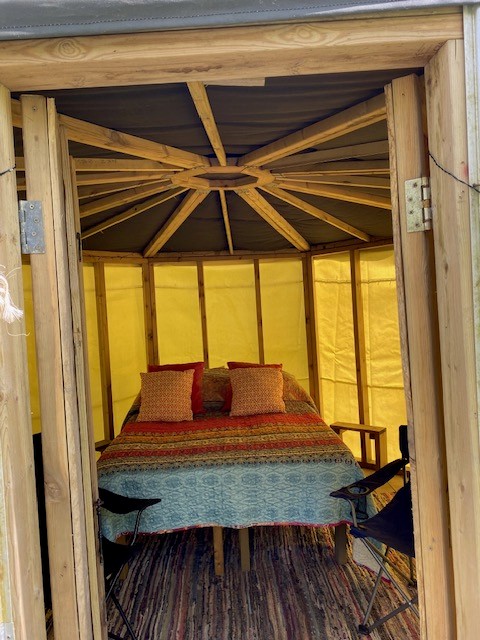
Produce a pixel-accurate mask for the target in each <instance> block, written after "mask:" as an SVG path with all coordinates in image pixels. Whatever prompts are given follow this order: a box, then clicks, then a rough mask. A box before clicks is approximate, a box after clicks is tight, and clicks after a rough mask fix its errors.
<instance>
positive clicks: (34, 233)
mask: <svg viewBox="0 0 480 640" xmlns="http://www.w3.org/2000/svg"><path fill="white" fill-rule="evenodd" d="M18 216H19V219H20V242H21V245H22V253H26V254H30V253H45V234H44V231H43V212H42V203H41V202H40V201H39V200H20V202H19V208H18Z"/></svg>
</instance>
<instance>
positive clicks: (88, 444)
mask: <svg viewBox="0 0 480 640" xmlns="http://www.w3.org/2000/svg"><path fill="white" fill-rule="evenodd" d="M60 140H61V153H62V165H63V179H64V185H65V207H66V211H70V214H69V215H66V226H67V247H68V259H69V265H70V290H71V302H72V323H73V336H74V341H75V369H76V385H77V393H78V411H79V437H80V447H81V460H82V470H83V479H84V498H85V510H84V511H85V522H86V534H87V558H88V571H89V583H90V596H91V598H90V602H91V608H92V622H93V636H94V638H95V640H106V635H107V633H106V628H107V616H106V606H105V580H104V575H103V568H102V567H101V563H100V537H99V522H98V518H97V517H96V507H95V505H96V503H97V500H98V481H97V458H96V451H95V442H94V425H93V409H92V399H91V394H90V388H91V387H90V373H89V367H88V344H87V322H86V316H85V314H86V311H85V295H84V291H85V288H84V283H83V262H82V249H81V246H80V244H79V242H78V238H79V237H80V211H79V205H78V197H77V192H78V189H77V186H76V171H75V165H74V160H73V158H71V157H70V156H69V149H68V139H67V136H66V133H65V131H64V130H63V129H60Z"/></svg>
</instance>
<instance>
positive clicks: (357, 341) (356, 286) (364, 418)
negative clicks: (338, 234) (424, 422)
mask: <svg viewBox="0 0 480 640" xmlns="http://www.w3.org/2000/svg"><path fill="white" fill-rule="evenodd" d="M349 253H350V274H351V289H352V314H353V335H354V345H355V368H356V377H357V398H358V421H359V422H360V424H370V403H369V400H368V376H367V349H366V345H365V323H364V317H363V300H362V278H361V275H362V274H361V269H360V267H361V265H360V251H358V250H351V251H350V252H349ZM360 442H361V449H362V460H367V459H368V458H369V457H370V456H367V440H366V434H364V433H361V434H360Z"/></svg>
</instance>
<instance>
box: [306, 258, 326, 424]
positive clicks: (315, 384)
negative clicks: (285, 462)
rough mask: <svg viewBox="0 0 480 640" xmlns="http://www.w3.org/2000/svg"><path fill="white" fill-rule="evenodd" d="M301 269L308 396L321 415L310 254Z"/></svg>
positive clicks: (313, 287)
mask: <svg viewBox="0 0 480 640" xmlns="http://www.w3.org/2000/svg"><path fill="white" fill-rule="evenodd" d="M302 268H303V295H304V301H305V302H304V304H305V324H306V330H307V355H308V378H309V385H310V395H311V396H312V398H313V399H314V401H315V404H316V405H317V409H318V410H319V412H320V413H322V400H321V389H320V367H319V353H318V351H319V349H318V334H317V311H316V302H315V277H314V270H313V257H312V256H311V254H307V255H305V256H303V258H302Z"/></svg>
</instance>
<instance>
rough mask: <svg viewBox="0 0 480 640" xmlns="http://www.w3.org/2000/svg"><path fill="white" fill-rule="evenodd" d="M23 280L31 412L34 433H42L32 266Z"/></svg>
mask: <svg viewBox="0 0 480 640" xmlns="http://www.w3.org/2000/svg"><path fill="white" fill-rule="evenodd" d="M22 278H23V305H24V307H23V310H24V317H25V333H26V334H27V360H28V383H29V386H30V411H31V416H32V432H33V433H40V432H41V430H42V424H41V420H40V396H39V393H38V375H37V354H36V351H35V325H34V316H33V296H32V270H31V268H30V265H29V264H28V265H27V264H24V265H23V266H22Z"/></svg>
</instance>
